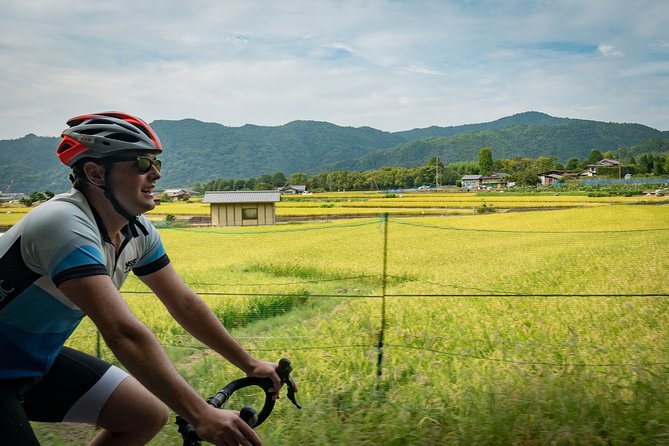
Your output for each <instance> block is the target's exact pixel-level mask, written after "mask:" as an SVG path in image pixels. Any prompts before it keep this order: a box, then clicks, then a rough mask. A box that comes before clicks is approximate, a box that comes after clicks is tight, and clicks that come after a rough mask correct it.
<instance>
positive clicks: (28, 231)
mask: <svg viewBox="0 0 669 446" xmlns="http://www.w3.org/2000/svg"><path fill="white" fill-rule="evenodd" d="M139 222H140V223H141V224H142V225H143V226H144V227H145V228H146V229H147V232H148V234H147V235H141V234H140V235H139V236H137V237H133V236H132V234H131V232H130V230H129V228H128V226H126V227H125V228H124V229H123V230H122V235H123V237H124V240H123V242H122V245H121V247H120V249H119V251H118V253H117V252H116V248H115V247H114V245H113V244H112V243H111V240H110V238H109V235H108V234H107V231H106V229H105V227H104V225H103V224H102V221H101V219H100V218H99V217H98V216H97V214H96V213H95V211H94V210H93V209H91V207H90V206H89V204H88V201H87V200H86V198H85V196H84V195H83V194H82V193H81V192H79V191H77V190H72V191H71V192H69V193H66V194H61V195H57V196H55V197H54V198H52V199H51V200H49V201H48V202H46V203H43V204H41V205H39V206H38V207H37V208H35V209H33V210H32V211H31V212H30V213H28V214H27V215H26V216H25V217H24V218H23V219H22V220H21V221H19V223H17V224H16V225H14V226H13V227H12V228H11V229H10V230H9V231H8V232H7V233H5V234H4V235H2V237H0V358H1V360H0V380H3V379H13V378H23V377H33V376H40V375H43V374H44V373H46V371H47V370H48V369H49V367H50V366H51V364H52V363H53V361H54V359H55V358H56V356H57V355H58V353H59V351H60V350H61V348H62V346H63V344H64V343H65V341H66V340H67V338H68V337H69V336H70V334H71V333H72V331H73V330H74V329H75V328H76V327H77V325H78V324H79V322H80V321H81V319H82V318H83V316H84V314H83V312H82V311H81V310H80V309H79V308H78V307H77V306H76V305H74V304H73V303H72V302H71V301H70V300H69V299H68V298H67V297H66V296H65V295H64V294H63V293H61V292H60V291H59V290H58V286H59V285H60V284H61V283H62V282H64V281H66V280H69V279H74V278H77V277H84V276H92V275H100V274H106V275H109V276H110V277H111V279H112V281H113V283H114V285H115V286H116V288H117V289H120V288H121V286H122V285H123V282H124V281H125V279H126V277H127V276H128V273H129V272H130V271H133V272H134V273H135V274H136V275H138V276H142V275H146V274H150V273H152V272H155V271H158V270H159V269H161V268H163V267H164V266H166V265H167V264H168V263H169V259H168V257H167V255H166V254H165V250H164V248H163V245H162V242H161V241H160V236H159V235H158V232H157V231H156V229H155V228H154V227H153V225H151V223H150V222H149V220H148V219H147V218H146V217H144V216H140V217H139Z"/></svg>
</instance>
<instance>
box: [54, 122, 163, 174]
mask: <svg viewBox="0 0 669 446" xmlns="http://www.w3.org/2000/svg"><path fill="white" fill-rule="evenodd" d="M67 125H68V126H69V128H67V129H65V130H63V133H62V134H61V136H62V138H63V140H62V141H61V142H60V144H59V145H58V149H57V150H56V154H57V155H58V159H60V161H61V162H62V163H63V164H65V165H66V166H72V165H73V164H74V163H76V162H77V161H79V160H80V159H83V158H107V157H110V156H114V155H117V154H122V153H123V152H126V151H135V152H136V151H141V152H148V153H155V154H159V153H160V152H162V151H163V149H162V145H161V144H160V140H159V139H158V135H156V133H155V132H154V131H153V130H152V129H151V127H149V125H148V124H147V123H145V122H144V121H142V120H141V119H139V118H137V117H135V116H132V115H129V114H127V113H122V112H102V113H93V114H90V115H82V116H77V117H75V118H71V119H69V120H68V121H67Z"/></svg>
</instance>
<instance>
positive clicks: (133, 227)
mask: <svg viewBox="0 0 669 446" xmlns="http://www.w3.org/2000/svg"><path fill="white" fill-rule="evenodd" d="M112 164H113V163H111V162H107V161H105V162H104V166H105V184H104V186H98V187H100V188H101V189H102V190H103V191H104V193H105V197H107V199H108V200H109V201H110V202H111V205H112V206H113V207H114V210H115V211H116V212H117V213H118V214H119V215H121V216H122V217H123V218H125V219H126V220H128V227H129V229H130V232H131V233H132V236H133V237H138V236H139V233H138V232H137V228H139V230H140V231H142V234H144V235H149V231H147V230H146V228H145V227H144V225H143V224H141V223H140V222H139V219H138V218H137V216H136V215H130V213H129V212H128V211H126V210H125V209H124V208H123V206H121V203H119V202H118V200H117V199H116V197H115V196H114V193H113V192H112V191H111V189H110V188H109V186H108V185H109V172H110V171H111V166H112Z"/></svg>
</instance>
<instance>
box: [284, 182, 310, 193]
mask: <svg viewBox="0 0 669 446" xmlns="http://www.w3.org/2000/svg"><path fill="white" fill-rule="evenodd" d="M278 190H279V192H281V193H282V194H285V195H301V194H304V193H305V192H306V191H307V186H306V185H304V184H289V185H287V186H284V187H280V188H279V189H278Z"/></svg>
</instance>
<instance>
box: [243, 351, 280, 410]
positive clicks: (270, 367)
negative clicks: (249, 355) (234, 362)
mask: <svg viewBox="0 0 669 446" xmlns="http://www.w3.org/2000/svg"><path fill="white" fill-rule="evenodd" d="M278 366H279V365H278V364H277V363H276V362H269V361H258V360H256V361H255V362H254V364H253V367H252V368H251V369H250V370H249V371H247V372H246V375H247V376H251V377H257V378H270V379H271V380H272V383H273V385H274V387H272V388H271V389H269V391H270V392H274V397H273V399H275V400H277V399H279V390H281V386H283V383H282V382H281V378H279V375H278V374H277V373H276V368H277V367H278Z"/></svg>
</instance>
